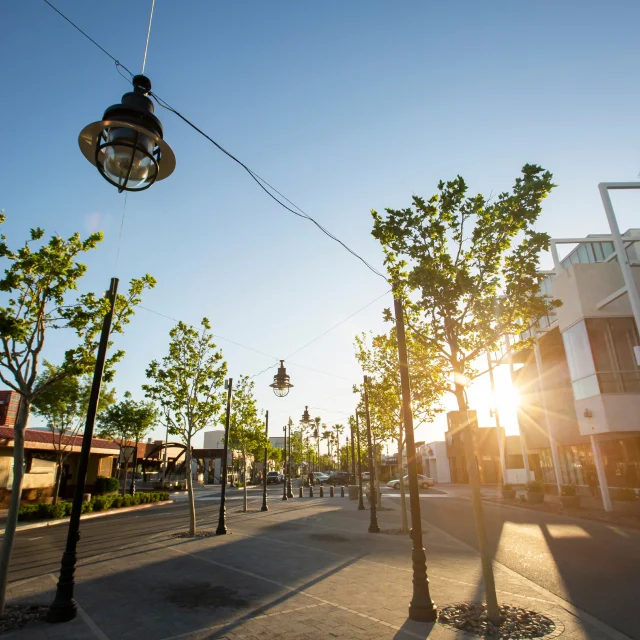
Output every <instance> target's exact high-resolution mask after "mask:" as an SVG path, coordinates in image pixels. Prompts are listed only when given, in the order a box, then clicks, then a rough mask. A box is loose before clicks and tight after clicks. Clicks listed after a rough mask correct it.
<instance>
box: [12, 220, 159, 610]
mask: <svg viewBox="0 0 640 640" xmlns="http://www.w3.org/2000/svg"><path fill="white" fill-rule="evenodd" d="M5 219H6V218H5V215H4V213H3V212H0V224H2V223H4V221H5ZM43 237H44V230H43V229H40V228H36V229H31V233H30V238H29V240H27V241H26V242H25V243H24V244H23V245H22V246H21V247H20V248H19V249H16V250H13V249H11V248H9V245H8V244H7V238H6V236H5V235H4V234H2V235H0V258H2V259H3V260H4V261H5V264H6V268H5V271H4V276H3V277H2V278H0V292H2V294H4V295H3V296H2V297H3V306H0V340H2V350H1V351H0V380H2V382H4V384H6V385H7V386H8V387H9V388H10V389H12V390H13V391H15V392H16V393H18V394H19V395H20V406H19V409H18V415H17V417H16V423H15V427H14V446H13V485H12V491H11V501H10V503H9V511H8V514H7V524H6V527H5V532H4V536H3V540H2V551H1V552H0V616H1V615H2V614H3V612H4V601H5V591H6V584H7V575H8V571H9V562H10V559H11V551H12V549H13V541H14V537H15V530H16V524H17V521H18V511H19V509H20V498H21V494H22V482H23V478H24V430H25V428H26V426H27V423H28V421H29V414H30V412H31V406H32V404H33V402H34V400H35V399H36V398H37V396H38V395H39V394H41V393H43V392H44V391H46V390H47V389H48V388H49V387H50V386H51V385H53V384H54V383H56V382H58V381H60V380H62V379H64V378H66V377H67V376H78V375H84V374H88V373H90V372H91V371H92V370H93V369H94V368H95V359H96V351H97V349H98V342H99V339H100V332H101V329H102V321H103V318H104V316H105V314H106V313H107V312H108V310H109V309H108V308H109V301H108V300H107V299H106V298H103V297H99V296H96V295H94V294H93V293H85V294H81V295H75V296H72V294H73V293H74V292H75V290H76V289H77V287H78V281H79V280H80V278H82V276H83V275H84V273H85V272H86V270H87V267H86V266H85V265H84V264H82V263H81V262H78V257H79V255H80V254H81V253H85V252H87V251H90V250H91V249H95V248H96V246H97V245H98V244H99V243H100V242H101V240H102V234H101V233H94V234H92V235H90V236H89V237H88V238H87V239H86V240H82V239H81V237H80V234H78V233H76V234H74V235H72V236H71V237H69V238H68V239H66V240H65V239H64V238H61V237H60V236H53V237H52V238H51V239H50V240H49V241H48V242H46V243H41V242H40V241H41V240H42V238H43ZM153 286H155V280H154V279H153V278H152V277H151V276H149V275H146V276H144V277H143V278H140V279H134V280H131V282H130V285H129V291H128V293H127V294H125V295H118V297H117V299H116V303H115V315H114V321H113V324H112V328H111V331H112V333H122V332H123V330H124V326H125V325H126V324H127V323H128V322H129V321H130V319H131V316H132V315H133V313H134V308H135V306H136V305H137V304H138V303H139V302H140V301H141V296H142V293H143V291H144V290H145V289H146V288H152V287H153ZM57 329H63V330H64V329H67V330H71V331H72V332H73V333H75V336H76V339H77V343H76V346H75V347H73V348H70V349H68V350H67V351H66V353H65V356H64V360H63V362H62V364H61V365H60V367H59V368H58V369H57V371H56V373H55V374H53V376H52V377H50V378H48V379H45V378H44V377H42V376H40V377H39V375H40V360H41V356H42V350H43V348H44V346H45V339H46V337H47V336H48V335H49V333H50V331H52V330H57ZM123 356H124V352H123V351H121V350H117V351H114V352H112V354H111V355H110V357H109V358H108V360H107V362H106V366H105V372H104V380H105V381H106V382H109V381H110V380H111V379H112V377H113V373H114V370H113V365H114V363H116V362H117V361H119V360H120V359H122V357H123Z"/></svg>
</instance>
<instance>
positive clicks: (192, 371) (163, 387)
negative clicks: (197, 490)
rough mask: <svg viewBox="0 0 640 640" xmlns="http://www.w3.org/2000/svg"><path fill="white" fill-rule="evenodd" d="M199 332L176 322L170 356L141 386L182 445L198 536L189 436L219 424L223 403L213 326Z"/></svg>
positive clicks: (223, 370)
mask: <svg viewBox="0 0 640 640" xmlns="http://www.w3.org/2000/svg"><path fill="white" fill-rule="evenodd" d="M200 324H201V327H202V328H201V329H200V330H198V329H196V328H195V327H193V326H190V325H187V324H185V323H184V322H179V323H178V324H177V325H176V326H175V327H174V328H173V329H171V331H170V332H169V354H168V355H167V356H165V357H164V358H163V359H162V361H161V362H158V361H157V360H154V361H153V362H152V363H151V364H150V365H149V367H148V368H147V372H146V375H147V378H148V379H149V381H150V382H149V384H145V385H143V387H142V388H143V389H144V391H145V393H146V395H147V397H148V398H150V399H151V400H153V401H154V402H156V403H157V404H158V405H160V407H161V410H162V413H163V415H164V416H165V417H166V419H167V420H168V424H169V433H171V434H173V435H177V436H180V438H181V439H182V441H183V442H184V444H185V445H186V459H185V464H186V469H187V490H188V492H189V533H190V535H192V536H194V535H195V534H196V508H195V502H194V499H193V477H192V473H191V442H192V440H193V436H194V435H195V434H196V433H198V432H200V431H202V430H203V429H204V428H206V427H208V426H211V425H212V424H213V423H214V422H216V421H217V418H218V414H219V413H220V410H221V409H222V406H223V403H224V402H225V394H224V392H223V391H222V388H223V383H224V379H225V376H226V374H227V363H226V362H225V361H224V359H223V357H222V353H221V352H220V351H219V350H218V349H217V347H216V345H215V343H214V342H213V334H212V333H211V324H210V322H209V320H208V319H207V318H203V320H202V322H201V323H200Z"/></svg>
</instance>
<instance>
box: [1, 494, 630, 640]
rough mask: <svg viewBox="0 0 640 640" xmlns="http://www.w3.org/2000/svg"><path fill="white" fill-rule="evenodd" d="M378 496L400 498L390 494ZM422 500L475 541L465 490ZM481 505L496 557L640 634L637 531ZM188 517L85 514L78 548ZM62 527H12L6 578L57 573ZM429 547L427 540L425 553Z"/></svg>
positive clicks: (133, 541)
mask: <svg viewBox="0 0 640 640" xmlns="http://www.w3.org/2000/svg"><path fill="white" fill-rule="evenodd" d="M269 495H270V497H269V499H270V500H271V501H278V502H280V497H281V495H282V485H279V486H273V487H270V488H269ZM250 496H251V505H250V508H253V509H256V508H259V505H260V503H261V494H260V492H259V491H256V490H253V491H251V492H250ZM198 498H199V499H198V500H197V513H198V525H199V527H200V528H207V529H215V527H216V525H217V521H218V512H219V499H218V492H216V493H215V494H213V493H209V492H206V493H204V492H203V493H201V494H199V495H198ZM384 500H389V501H395V502H396V504H397V503H398V502H399V498H393V497H386V498H384ZM420 502H421V505H422V515H423V519H424V520H425V521H427V522H429V523H431V524H433V525H435V526H436V527H439V528H440V529H443V530H444V531H446V532H448V533H449V534H451V535H452V536H454V537H456V538H458V539H459V540H461V541H462V542H464V543H466V544H468V545H470V546H472V547H477V542H476V533H475V527H474V523H473V512H472V506H471V502H470V500H469V499H468V498H466V497H465V496H459V495H451V494H449V495H436V496H425V497H422V498H421V500H420ZM241 504H242V502H241V494H239V493H235V492H234V494H233V499H231V500H229V501H228V503H227V509H228V511H230V512H233V510H236V509H239V508H240V507H241ZM483 505H484V509H485V519H486V523H487V533H488V537H489V541H490V544H491V547H492V551H493V553H494V557H495V558H496V560H498V561H499V562H501V563H502V564H504V565H505V566H507V567H509V568H510V569H512V570H514V571H516V572H517V573H519V574H521V575H523V576H525V577H527V578H529V579H530V580H532V581H533V582H535V583H537V584H539V585H540V586H542V587H544V588H546V589H548V590H549V591H551V592H553V593H555V594H556V595H558V596H560V597H562V598H564V599H566V600H568V601H570V602H572V603H573V604H574V605H576V606H577V607H579V608H580V609H582V610H584V611H587V612H588V613H590V614H592V615H593V616H595V617H596V618H598V619H600V620H602V621H603V622H606V623H607V624H609V625H610V626H611V627H613V628H616V629H618V630H620V631H622V632H623V633H625V634H626V635H628V636H630V637H632V638H638V639H640V622H639V620H640V616H639V612H638V606H637V603H638V594H639V593H640V531H634V530H631V529H624V528H619V527H614V526H609V525H605V524H601V523H597V522H590V521H588V520H576V519H571V518H564V517H561V516H557V515H553V514H547V513H538V512H533V511H529V510H525V509H515V508H510V507H501V506H500V505H496V504H492V503H489V502H484V503H483ZM274 506H275V505H274ZM282 506H284V505H282ZM399 517H400V515H399V512H398V519H399ZM187 522H188V512H187V504H186V499H185V498H182V497H179V496H178V497H177V498H176V503H175V504H173V505H171V506H166V507H164V506H163V507H151V508H148V509H142V510H138V511H133V512H129V513H123V514H114V515H109V516H106V517H100V518H95V519H90V520H84V521H83V522H82V524H81V540H80V542H79V545H78V556H79V557H80V558H82V562H83V563H87V562H91V559H92V558H95V557H96V556H99V555H100V554H103V553H106V552H109V551H114V550H120V551H122V552H123V554H125V555H126V554H127V553H130V554H132V555H133V554H136V553H137V552H138V551H140V550H141V547H142V546H144V545H145V543H146V542H147V541H148V540H149V539H150V538H153V536H156V535H159V536H162V535H165V534H166V532H167V531H173V530H175V531H181V530H184V529H186V525H187ZM66 533H67V526H66V525H64V524H60V525H56V526H51V527H42V528H36V529H29V530H26V531H20V532H18V534H17V536H16V543H15V547H14V553H13V557H12V562H11V569H10V576H9V580H10V581H15V580H22V579H24V578H30V577H33V576H38V575H42V574H44V573H49V572H53V573H56V572H57V571H58V570H59V567H60V558H61V553H62V550H63V548H64V544H65V541H66ZM428 554H429V549H428V548H427V558H428Z"/></svg>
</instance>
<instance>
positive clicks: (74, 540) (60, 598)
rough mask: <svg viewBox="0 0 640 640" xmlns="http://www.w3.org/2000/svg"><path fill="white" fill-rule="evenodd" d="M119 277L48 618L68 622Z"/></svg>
mask: <svg viewBox="0 0 640 640" xmlns="http://www.w3.org/2000/svg"><path fill="white" fill-rule="evenodd" d="M118 282H119V281H118V278H111V284H110V285H109V291H108V292H107V299H108V300H109V311H108V312H107V315H106V316H105V317H104V320H103V322H102V333H101V334H100V342H99V344H98V352H97V354H96V366H95V369H94V370H93V382H92V385H91V393H90V395H89V406H88V408H87V420H86V422H85V427H84V434H83V436H82V448H81V450H80V462H79V463H78V477H77V479H76V488H75V493H74V496H73V506H72V507H71V519H70V520H69V530H68V532H67V545H66V547H65V550H64V553H63V554H62V561H61V563H60V578H59V579H58V586H57V588H56V595H55V598H54V600H53V602H52V603H51V606H50V607H49V611H48V613H47V620H48V621H49V622H66V621H68V620H72V619H73V618H75V617H76V614H77V612H78V607H77V605H76V601H75V600H74V599H73V591H74V587H75V571H76V559H77V556H76V547H77V544H78V540H80V514H81V513H82V497H83V494H84V483H85V480H86V478H87V467H88V466H89V454H90V453H91V439H92V438H93V429H94V426H95V423H96V415H97V413H98V402H99V401H100V386H101V384H102V374H103V373H104V365H105V361H106V359H107V349H108V347H109V335H110V334H111V325H112V323H113V315H114V312H115V303H116V296H117V294H118Z"/></svg>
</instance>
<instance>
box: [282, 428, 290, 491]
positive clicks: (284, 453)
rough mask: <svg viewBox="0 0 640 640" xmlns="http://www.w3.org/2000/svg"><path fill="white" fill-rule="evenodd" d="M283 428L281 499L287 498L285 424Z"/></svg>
mask: <svg viewBox="0 0 640 640" xmlns="http://www.w3.org/2000/svg"><path fill="white" fill-rule="evenodd" d="M283 430H284V446H283V447H282V455H283V460H282V467H283V469H284V481H283V487H282V499H283V500H288V499H289V498H287V493H288V492H287V425H286V424H285V425H284V427H283Z"/></svg>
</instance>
